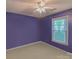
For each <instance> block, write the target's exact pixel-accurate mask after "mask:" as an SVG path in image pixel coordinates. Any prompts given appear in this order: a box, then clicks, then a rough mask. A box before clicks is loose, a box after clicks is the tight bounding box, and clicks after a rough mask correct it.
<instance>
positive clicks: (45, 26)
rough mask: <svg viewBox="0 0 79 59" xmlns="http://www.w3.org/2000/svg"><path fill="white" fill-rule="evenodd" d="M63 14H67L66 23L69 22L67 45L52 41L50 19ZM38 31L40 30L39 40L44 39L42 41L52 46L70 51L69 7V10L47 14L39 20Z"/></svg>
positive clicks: (70, 13) (70, 17) (70, 15)
mask: <svg viewBox="0 0 79 59" xmlns="http://www.w3.org/2000/svg"><path fill="white" fill-rule="evenodd" d="M65 15H68V16H69V20H68V24H69V28H68V29H69V33H68V34H69V37H68V40H69V41H68V46H65V45H61V44H58V43H55V42H52V41H51V40H52V37H51V36H52V30H51V29H52V28H51V27H52V26H51V24H52V23H51V22H52V19H53V18H55V17H61V16H65ZM40 27H41V28H40V31H41V38H40V39H41V40H42V41H44V42H47V43H49V44H51V45H53V46H56V47H58V48H61V49H63V50H65V51H68V52H72V9H69V10H66V11H63V12H60V13H57V14H54V15H49V16H47V17H45V18H43V20H41V22H40Z"/></svg>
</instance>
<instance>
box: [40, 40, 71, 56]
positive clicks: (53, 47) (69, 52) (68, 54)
mask: <svg viewBox="0 0 79 59" xmlns="http://www.w3.org/2000/svg"><path fill="white" fill-rule="evenodd" d="M40 43H43V44H46V45H48V46H50V47H53V48H56V49H58V50H62V51H64V50H63V49H60V48H57V47H55V46H53V45H50V44H48V43H46V42H43V41H41V42H40ZM64 52H65V53H67V54H68V55H72V53H70V52H67V51H64Z"/></svg>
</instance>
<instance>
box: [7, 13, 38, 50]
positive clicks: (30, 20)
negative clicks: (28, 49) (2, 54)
mask: <svg viewBox="0 0 79 59" xmlns="http://www.w3.org/2000/svg"><path fill="white" fill-rule="evenodd" d="M6 16H7V17H6V33H7V34H6V41H7V42H6V45H7V46H6V48H7V49H9V48H13V47H17V46H20V45H24V44H27V43H31V42H35V41H39V22H38V20H37V18H34V17H30V16H24V15H19V14H14V13H7V15H6Z"/></svg>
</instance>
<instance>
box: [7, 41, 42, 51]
mask: <svg viewBox="0 0 79 59" xmlns="http://www.w3.org/2000/svg"><path fill="white" fill-rule="evenodd" d="M40 42H41V41H38V42H33V43H29V44H25V45H22V46H18V47H14V48H10V49H7V50H6V52H8V51H11V50H14V49H19V48H23V47H27V46H31V45H34V44H38V43H40Z"/></svg>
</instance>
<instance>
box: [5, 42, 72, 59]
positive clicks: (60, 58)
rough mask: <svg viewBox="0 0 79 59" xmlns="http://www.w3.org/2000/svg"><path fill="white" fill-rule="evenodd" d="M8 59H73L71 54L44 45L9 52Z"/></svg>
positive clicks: (39, 44)
mask: <svg viewBox="0 0 79 59" xmlns="http://www.w3.org/2000/svg"><path fill="white" fill-rule="evenodd" d="M6 58H7V59H72V58H71V55H70V54H67V53H66V52H64V51H63V50H60V49H57V48H55V47H50V46H48V45H46V44H44V43H38V44H34V45H31V46H27V47H23V48H18V49H14V50H11V51H8V52H7V56H6Z"/></svg>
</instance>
